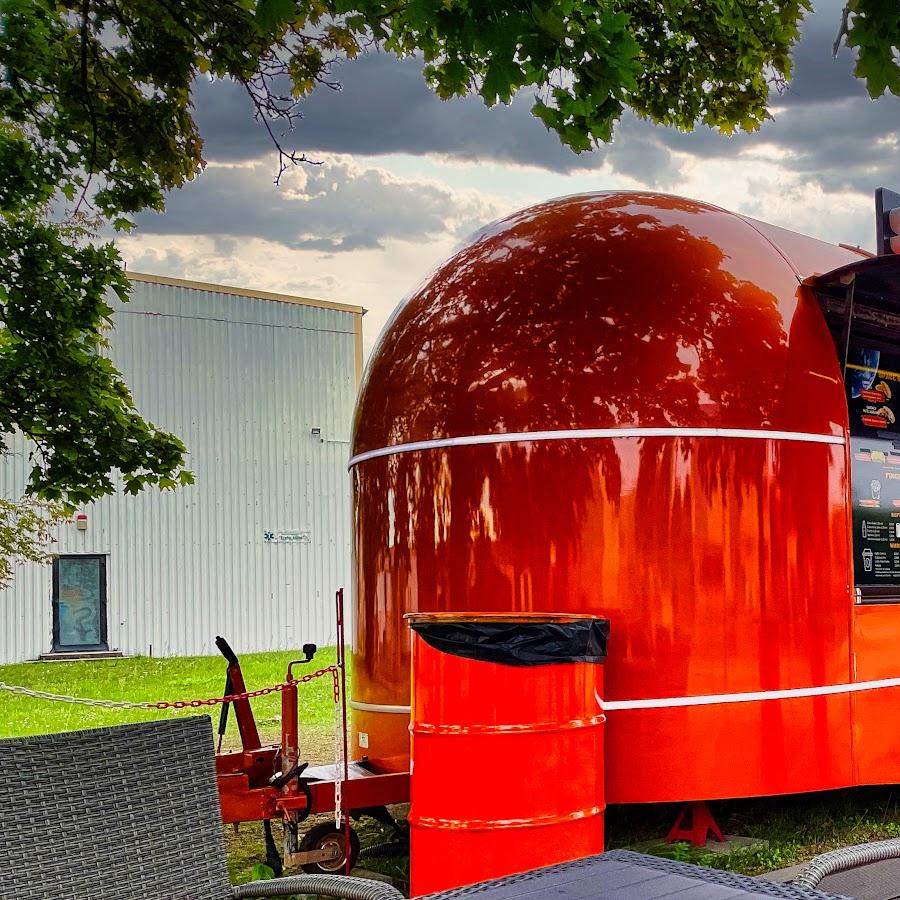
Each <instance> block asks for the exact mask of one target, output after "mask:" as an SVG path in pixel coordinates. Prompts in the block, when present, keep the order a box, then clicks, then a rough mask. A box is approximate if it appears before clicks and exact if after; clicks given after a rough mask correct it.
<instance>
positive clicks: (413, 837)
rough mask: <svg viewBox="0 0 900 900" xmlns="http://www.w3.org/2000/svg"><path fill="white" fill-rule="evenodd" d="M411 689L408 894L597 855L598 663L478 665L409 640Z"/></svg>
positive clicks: (528, 619)
mask: <svg viewBox="0 0 900 900" xmlns="http://www.w3.org/2000/svg"><path fill="white" fill-rule="evenodd" d="M428 618H430V616H429V614H423V615H422V616H420V617H417V619H418V621H420V622H421V621H423V620H425V621H427V619H428ZM470 620H471V617H470V618H469V619H467V618H466V617H465V616H462V617H459V621H460V622H462V623H465V622H466V621H470ZM504 621H510V622H516V623H519V624H520V625H523V626H524V627H526V628H527V627H528V625H529V624H532V623H534V622H536V621H547V617H546V616H541V615H531V616H529V615H527V614H526V615H524V616H518V617H516V616H510V617H508V619H507V618H506V617H504ZM412 685H413V702H412V724H411V725H410V731H411V733H412V763H413V777H412V783H411V798H410V799H411V806H410V811H409V826H410V888H411V894H412V896H414V897H416V896H422V895H424V894H430V893H432V892H435V891H442V890H447V889H449V888H453V887H460V886H462V885H466V884H474V883H476V882H479V881H487V880H489V879H492V878H500V877H502V876H505V875H511V874H513V873H515V872H524V871H527V870H529V869H536V868H540V867H541V866H546V865H552V864H554V863H558V862H565V861H567V860H571V859H578V858H581V857H584V856H590V855H592V854H595V853H602V852H603V810H604V808H605V803H604V799H603V722H604V716H603V713H602V711H601V709H600V705H599V702H598V699H599V697H600V696H601V694H602V689H603V666H602V665H599V664H592V663H564V664H550V665H539V666H512V665H503V664H499V663H495V662H483V661H480V660H473V659H465V658H462V657H460V656H456V655H453V654H450V653H446V652H442V651H440V650H436V649H435V648H433V647H431V646H429V645H428V643H426V641H425V640H424V639H422V638H421V637H420V636H418V635H416V636H414V637H413V658H412ZM461 773H464V776H463V777H460V774H461ZM576 773H577V774H576Z"/></svg>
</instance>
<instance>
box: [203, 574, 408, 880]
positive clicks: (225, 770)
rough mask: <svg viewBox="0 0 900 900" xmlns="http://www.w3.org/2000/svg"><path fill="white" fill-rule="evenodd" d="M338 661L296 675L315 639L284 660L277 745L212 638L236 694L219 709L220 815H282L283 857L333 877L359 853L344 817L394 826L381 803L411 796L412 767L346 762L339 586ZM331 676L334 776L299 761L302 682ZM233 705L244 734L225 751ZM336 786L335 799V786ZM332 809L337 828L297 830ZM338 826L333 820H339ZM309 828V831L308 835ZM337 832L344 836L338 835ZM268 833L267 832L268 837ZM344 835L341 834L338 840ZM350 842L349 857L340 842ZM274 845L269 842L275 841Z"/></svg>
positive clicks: (233, 661) (237, 671)
mask: <svg viewBox="0 0 900 900" xmlns="http://www.w3.org/2000/svg"><path fill="white" fill-rule="evenodd" d="M336 600H337V607H338V661H337V665H335V666H329V667H327V668H325V669H319V670H318V671H315V672H313V673H310V674H308V675H305V676H303V677H298V676H297V675H295V673H294V667H295V666H301V665H304V664H307V663H310V662H311V661H312V659H313V657H314V654H315V652H316V647H315V645H314V644H306V645H305V646H304V647H303V652H304V658H303V659H298V660H292V661H291V662H290V663H289V664H288V668H287V677H286V679H285V684H284V686H279V688H278V690H280V693H281V743H280V744H268V745H264V744H263V743H262V740H261V739H260V736H259V731H258V729H257V727H256V721H255V719H254V717H253V710H252V708H251V706H250V700H249V698H248V697H246V696H244V695H246V694H247V686H246V683H245V681H244V675H243V672H242V671H241V664H240V661H239V660H238V658H237V656H236V654H235V653H234V651H233V650H232V649H231V647H229V645H228V643H227V641H225V639H224V638H221V637H218V638H216V646H217V647H218V648H219V650H220V652H221V653H222V655H223V656H224V657H225V659H226V660H227V662H228V668H227V670H226V682H225V694H226V696H229V697H235V699H233V700H231V701H228V702H226V703H225V704H224V705H223V707H222V714H221V717H220V720H219V750H218V752H217V754H216V778H217V781H218V786H219V803H220V806H221V810H222V820H223V821H224V822H225V823H228V824H236V823H239V822H254V821H262V822H266V823H267V822H268V821H270V820H272V819H280V820H282V822H283V823H284V825H285V829H284V833H285V847H284V862H285V863H286V864H287V865H299V866H302V867H303V868H304V869H306V870H307V871H315V872H328V873H331V874H334V873H335V872H339V871H341V870H342V869H344V870H347V871H349V868H350V867H351V866H352V862H353V859H354V857H355V855H356V852H358V840H357V839H356V838H355V834H353V833H351V832H352V829H350V827H349V824H348V822H349V818H350V817H354V818H356V817H358V816H359V815H362V814H369V815H374V816H375V818H378V819H379V820H380V821H383V822H386V823H392V822H393V819H392V818H391V817H390V815H389V814H388V813H387V811H386V810H384V812H382V810H383V808H384V807H387V806H388V805H390V804H394V803H405V802H408V800H409V772H408V771H407V772H396V771H394V772H388V771H385V770H383V769H380V768H379V767H377V766H376V765H373V764H370V763H369V762H368V761H367V760H361V761H358V762H353V763H350V762H349V760H348V759H347V723H346V711H345V705H344V702H343V695H344V693H345V691H344V690H343V684H344V675H345V671H346V669H345V662H344V653H343V590H340V591H338V592H337V597H336ZM328 675H331V677H332V679H333V682H334V699H335V704H336V705H338V706H340V707H341V710H342V712H343V716H342V722H343V735H342V739H343V745H344V767H343V768H344V772H343V777H342V778H339V779H337V778H335V766H332V765H325V766H316V767H310V766H309V765H308V763H305V762H302V761H301V746H300V727H299V709H300V706H299V691H298V688H299V685H300V684H303V683H305V682H309V681H311V680H313V679H314V678H317V677H327V676H328ZM229 705H233V706H234V713H235V719H236V721H237V726H238V732H239V734H240V738H241V749H240V750H235V751H230V752H222V750H221V738H222V735H223V734H224V731H225V724H226V721H227V716H228V706H229ZM338 786H339V788H340V790H339V792H338V796H337V798H336V796H335V792H336V788H337V787H338ZM329 811H335V813H336V818H340V819H341V820H342V821H343V825H342V827H341V828H338V827H335V828H333V829H324V828H322V827H321V826H315V827H314V828H313V829H310V830H309V831H308V832H307V833H306V834H304V835H301V834H300V832H299V826H300V824H301V823H302V822H304V821H305V820H306V819H307V818H309V816H311V815H318V814H320V813H325V812H329ZM337 824H338V823H336V825H337ZM313 833H315V834H314V836H313V837H310V835H312V834H313ZM341 833H342V834H341ZM268 836H269V832H268V830H267V837H268ZM341 838H342V839H341ZM347 846H350V848H351V852H350V853H349V854H347V853H345V852H344V847H347ZM272 847H274V844H273V845H272Z"/></svg>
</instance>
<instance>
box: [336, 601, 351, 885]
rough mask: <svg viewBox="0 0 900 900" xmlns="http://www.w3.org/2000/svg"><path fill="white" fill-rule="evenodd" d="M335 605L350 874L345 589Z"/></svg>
mask: <svg viewBox="0 0 900 900" xmlns="http://www.w3.org/2000/svg"><path fill="white" fill-rule="evenodd" d="M335 603H336V605H337V617H336V618H337V639H338V645H337V665H338V670H339V672H340V676H341V728H342V730H343V734H342V739H343V742H344V771H343V779H344V783H343V784H342V785H341V788H342V790H341V808H340V812H341V815H342V817H343V819H344V874H345V875H349V874H350V815H349V810H347V808H346V802H345V799H344V790H343V788H346V787H348V786H349V784H350V769H349V760H348V757H347V754H348V747H347V743H348V741H347V660H346V648H345V646H344V640H345V637H344V589H343V588H340V590H338V592H337V593H336V594H335Z"/></svg>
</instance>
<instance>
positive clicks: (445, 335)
mask: <svg viewBox="0 0 900 900" xmlns="http://www.w3.org/2000/svg"><path fill="white" fill-rule="evenodd" d="M759 224H760V223H752V222H749V221H747V220H744V219H742V218H740V217H738V216H735V215H733V214H731V213H728V212H725V211H723V210H720V209H717V208H714V207H710V206H707V205H705V204H702V203H697V202H694V201H690V200H684V199H681V198H675V197H667V196H662V195H656V194H641V193H613V194H593V195H586V196H577V197H570V198H564V199H562V200H557V201H552V202H549V203H545V204H542V205H540V206H537V207H533V208H531V209H529V210H525V211H523V212H520V213H517V214H515V215H513V216H510V217H509V218H507V219H504V220H503V221H501V222H499V223H496V224H494V225H492V226H490V227H489V228H487V229H484V230H483V231H482V232H480V233H479V234H478V235H476V236H475V237H474V238H473V239H472V240H471V241H470V242H469V243H468V244H467V245H466V246H464V247H463V248H462V249H461V250H459V251H458V252H457V253H456V254H455V255H454V256H453V257H452V258H451V259H450V260H448V262H447V263H445V264H444V265H443V266H441V267H440V268H439V269H438V270H437V271H436V272H435V273H434V274H433V275H432V276H431V277H430V278H429V279H428V280H427V281H426V282H425V283H424V285H423V286H422V287H421V288H420V289H419V290H418V291H417V292H415V293H414V294H412V295H411V297H410V298H409V299H408V300H407V301H406V302H405V303H404V304H403V305H402V306H401V308H400V309H399V310H398V312H397V313H396V314H395V316H394V318H393V319H392V321H391V322H390V323H389V325H388V326H387V328H386V329H385V332H384V333H383V335H382V337H381V339H380V341H379V343H378V345H377V347H376V349H375V351H374V353H373V356H372V359H371V361H370V364H369V367H368V370H367V373H366V376H365V379H364V383H363V386H362V389H361V394H360V399H359V403H358V407H357V414H356V421H355V428H354V437H353V453H354V454H361V453H365V452H367V451H373V450H378V449H380V448H383V447H390V446H394V445H398V444H404V443H410V442H416V441H423V440H434V439H443V438H452V437H466V436H473V435H493V434H497V433H510V432H548V431H549V432H558V431H561V430H569V429H586V428H589V429H626V428H627V429H641V428H657V429H672V428H682V429H688V430H695V429H711V428H719V429H748V430H751V431H753V432H754V433H755V436H754V437H753V438H752V439H750V438H746V437H736V436H734V435H731V436H728V435H726V436H718V435H711V434H709V433H704V434H703V435H702V436H696V435H694V436H692V435H690V434H678V433H674V434H671V435H668V434H665V433H663V434H653V435H652V436H640V435H637V436H629V437H615V436H613V437H606V436H604V437H596V438H590V439H580V438H579V439H562V440H546V439H543V438H536V439H535V440H530V441H523V440H516V441H511V442H507V443H497V444H493V445H475V446H451V447H438V448H430V449H422V450H415V451H407V452H400V453H395V454H393V455H388V456H382V457H379V458H371V459H364V460H363V461H360V462H358V463H356V464H354V466H353V488H354V518H355V522H354V527H355V560H356V563H355V565H356V582H357V583H356V593H355V599H356V615H355V623H356V633H355V640H354V656H353V699H354V701H356V702H357V704H363V705H365V706H366V709H364V710H361V711H358V712H356V713H355V718H354V727H355V732H356V737H355V739H354V744H355V748H354V749H355V753H356V755H357V756H361V755H367V756H369V757H371V758H374V759H388V758H394V759H396V756H397V750H398V748H402V747H403V746H404V743H405V740H406V737H405V734H404V730H405V728H406V724H407V723H406V721H405V720H404V717H403V716H402V715H398V714H396V713H387V712H385V713H379V712H378V708H379V707H391V708H396V707H398V706H402V705H403V704H405V703H408V702H409V700H408V697H409V693H408V692H409V687H408V682H409V652H410V647H409V637H408V635H407V632H406V628H405V626H404V623H403V616H404V614H405V613H408V612H415V611H421V612H426V611H441V610H445V611H454V612H462V611H466V610H470V611H471V610H495V611H505V612H516V611H528V610H539V611H560V612H578V613H591V614H595V615H602V616H604V617H606V618H609V619H610V621H611V623H612V637H611V640H610V647H609V659H608V661H607V664H606V666H605V670H606V671H605V678H606V689H605V697H604V699H605V700H607V701H625V700H636V699H646V698H671V697H675V698H681V697H697V696H701V695H711V694H733V693H738V692H766V691H775V690H783V689H794V688H807V687H815V686H821V685H835V684H836V685H840V684H846V683H848V682H852V681H854V680H860V679H862V677H863V676H862V675H860V674H859V669H858V666H859V652H858V649H857V652H856V662H855V663H854V649H856V648H854V644H853V642H854V640H855V641H856V642H857V643H858V644H860V646H862V645H863V644H864V643H865V641H866V640H868V641H869V642H870V646H872V647H873V648H875V649H873V651H872V653H873V654H874V655H878V656H879V658H880V659H883V660H884V664H883V666H882V668H884V669H885V670H886V669H891V674H892V675H900V665H898V666H895V667H894V666H892V664H891V663H889V662H888V661H887V660H888V655H887V654H888V647H887V644H886V639H885V637H884V635H885V634H886V633H887V632H888V631H889V630H890V628H891V627H893V623H894V619H893V618H891V617H890V615H889V614H888V615H886V614H884V613H883V608H879V609H872V610H871V612H870V611H869V610H866V611H865V612H861V613H860V615H859V616H857V615H856V609H857V608H855V607H854V605H853V602H852V596H851V578H852V575H851V563H850V535H849V530H848V512H847V510H848V488H849V485H848V468H847V465H848V464H847V449H846V445H845V440H846V432H847V405H846V400H845V396H844V387H843V382H842V378H841V369H840V365H839V363H838V360H837V355H836V352H835V348H834V344H833V342H832V339H831V336H830V334H829V332H828V329H827V327H826V325H825V322H824V319H823V317H822V314H821V312H820V309H819V307H818V305H817V303H816V300H815V298H814V296H813V295H812V293H811V292H810V291H809V289H807V288H805V287H802V286H801V285H800V281H801V280H802V278H804V277H806V275H808V274H811V272H812V271H813V270H818V271H827V270H830V269H831V268H834V267H835V266H837V265H841V264H842V263H845V262H849V261H851V260H853V259H854V258H855V255H854V254H853V253H851V252H849V251H844V250H841V249H839V248H836V247H831V246H829V245H825V244H822V243H820V242H817V241H813V240H811V239H808V238H804V237H802V236H800V235H793V236H792V238H791V240H790V241H789V242H788V241H785V244H786V246H785V248H781V247H779V246H778V245H776V244H775V243H773V241H775V240H777V239H778V235H777V231H778V230H777V229H769V230H768V231H767V230H766V229H765V228H761V227H759ZM787 244H790V246H787ZM760 432H773V433H774V434H772V436H771V437H767V436H766V435H761V434H759V433H760ZM780 432H789V433H791V434H794V435H797V434H799V435H800V436H801V438H800V439H795V440H786V439H784V438H783V436H781V435H780V434H779V433H780ZM803 435H809V436H811V438H809V439H803V437H802V436H803ZM823 436H824V440H826V441H827V440H828V439H831V440H832V441H835V442H832V443H828V442H821V441H819V440H816V438H817V437H819V438H823ZM855 616H856V618H855ZM870 619H871V621H870ZM888 619H890V622H889V621H888ZM857 620H858V621H857ZM897 624H900V622H898V623H897ZM854 665H856V666H857V669H854ZM872 665H874V662H873V663H872ZM884 696H887V694H884ZM873 698H875V695H874V694H872V695H869V694H858V695H853V696H852V697H851V695H849V694H846V693H838V694H834V695H831V696H825V697H801V698H791V699H776V700H772V699H769V700H760V701H750V702H742V703H730V704H710V705H701V706H689V707H676V708H662V709H627V710H624V709H623V710H616V711H610V713H609V721H608V723H607V727H606V742H607V749H606V798H607V801H608V802H615V803H620V802H635V801H663V800H691V799H714V798H719V797H732V796H753V795H765V794H777V793H790V792H799V791H808V790H822V789H827V788H833V787H838V786H843V785H848V784H851V783H854V782H855V781H857V780H859V779H860V778H863V777H864V780H885V781H890V780H893V781H896V780H898V779H900V756H898V755H897V754H894V759H895V760H897V761H896V762H891V764H890V765H889V766H887V763H886V762H885V761H884V754H883V753H881V752H880V751H877V750H876V749H875V748H874V746H870V747H868V748H860V747H859V746H854V745H853V739H854V735H856V736H857V738H858V739H859V738H860V736H863V735H866V736H867V737H866V738H865V740H866V741H868V742H869V743H870V745H871V740H872V739H871V733H872V730H873V729H875V728H876V722H877V721H878V720H877V719H876V718H874V716H876V715H877V716H879V717H883V707H882V699H873ZM870 707H871V709H872V713H871V717H870V718H861V717H860V716H861V714H862V715H863V716H869V715H870V714H869V713H868V712H865V711H866V710H868V709H869V708H870ZM359 732H363V733H364V734H365V735H366V740H367V744H368V747H367V748H366V749H360V748H359V745H358V736H359ZM729 754H730V755H731V756H730V757H729ZM854 754H856V756H855V758H856V768H855V769H854ZM729 758H730V759H733V761H734V762H733V764H732V763H731V762H729ZM601 764H602V762H601V761H598V765H601ZM886 766H887V767H886ZM467 768H468V766H467ZM863 773H865V775H864V776H863Z"/></svg>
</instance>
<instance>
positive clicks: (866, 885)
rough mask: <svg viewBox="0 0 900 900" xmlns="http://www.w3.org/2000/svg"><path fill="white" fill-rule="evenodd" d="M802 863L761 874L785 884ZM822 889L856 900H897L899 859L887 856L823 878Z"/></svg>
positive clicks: (899, 887)
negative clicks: (868, 864) (882, 859)
mask: <svg viewBox="0 0 900 900" xmlns="http://www.w3.org/2000/svg"><path fill="white" fill-rule="evenodd" d="M802 868H803V866H791V867H790V868H789V869H779V870H778V871H777V872H769V873H768V874H767V875H763V876H761V877H762V878H767V879H768V880H769V881H777V882H780V883H782V884H783V883H785V882H788V881H790V880H791V879H792V878H793V877H794V876H795V875H796V874H798V873H799V872H800V870H801V869H802ZM819 888H820V889H821V890H823V891H826V892H827V893H829V894H840V895H843V896H845V897H853V898H854V900H895V898H900V859H886V860H884V861H883V862H878V863H872V865H870V866H862V867H861V868H859V869H850V871H848V872H840V873H838V874H837V875H829V876H828V878H823V879H822V883H821V884H820V885H819Z"/></svg>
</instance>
